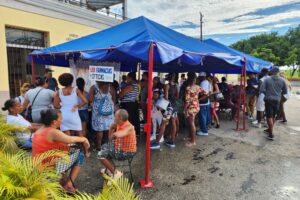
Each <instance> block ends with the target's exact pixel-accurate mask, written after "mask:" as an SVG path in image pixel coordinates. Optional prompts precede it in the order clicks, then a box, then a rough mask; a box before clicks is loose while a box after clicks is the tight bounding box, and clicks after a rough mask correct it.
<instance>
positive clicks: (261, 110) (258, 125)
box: [252, 68, 269, 128]
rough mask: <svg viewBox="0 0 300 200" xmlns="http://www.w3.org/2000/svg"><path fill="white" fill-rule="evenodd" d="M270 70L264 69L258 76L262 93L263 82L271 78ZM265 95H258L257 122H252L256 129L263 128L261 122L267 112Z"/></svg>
mask: <svg viewBox="0 0 300 200" xmlns="http://www.w3.org/2000/svg"><path fill="white" fill-rule="evenodd" d="M268 73H269V70H268V69H267V68H263V69H262V70H261V72H260V74H259V75H258V77H259V82H258V91H260V88H261V86H262V84H263V82H264V81H265V80H266V79H267V78H268V77H269V76H268ZM264 98H265V95H264V93H260V92H259V94H258V97H257V101H256V111H257V112H256V120H255V121H253V122H252V124H253V126H254V127H256V128H261V122H262V120H263V118H264V112H265V101H264Z"/></svg>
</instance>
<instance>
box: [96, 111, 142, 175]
mask: <svg viewBox="0 0 300 200" xmlns="http://www.w3.org/2000/svg"><path fill="white" fill-rule="evenodd" d="M113 138H115V140H114V143H112V139H113ZM109 140H110V143H108V144H104V145H103V146H102V147H101V151H99V153H98V158H99V159H100V161H101V163H102V165H104V167H105V169H102V170H101V173H102V174H104V173H107V174H108V175H109V176H112V177H113V178H114V179H118V178H120V177H121V176H122V175H123V173H122V172H120V171H119V170H117V169H116V167H115V166H114V164H113V163H112V162H111V159H116V160H126V159H128V158H130V157H133V156H134V155H135V153H136V149H137V148H136V134H135V130H134V126H133V125H132V124H131V123H130V122H129V121H128V112H127V111H126V110H124V109H119V110H118V111H117V112H116V114H115V123H114V124H112V125H111V127H110V129H109ZM107 170H108V171H107Z"/></svg>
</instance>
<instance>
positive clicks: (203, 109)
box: [197, 72, 211, 136]
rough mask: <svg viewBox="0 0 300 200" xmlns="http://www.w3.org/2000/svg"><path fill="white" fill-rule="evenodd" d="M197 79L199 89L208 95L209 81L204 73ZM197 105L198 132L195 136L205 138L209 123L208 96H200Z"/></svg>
mask: <svg viewBox="0 0 300 200" xmlns="http://www.w3.org/2000/svg"><path fill="white" fill-rule="evenodd" d="M198 78H199V80H200V87H201V88H202V89H203V90H204V91H205V93H206V94H210V91H211V86H210V83H209V81H208V80H207V79H206V73H205V72H200V73H199V77H198ZM199 104H200V112H199V124H200V130H199V131H198V132H197V135H199V136H207V135H208V127H207V125H208V124H209V123H210V121H211V120H210V118H211V116H210V106H209V105H210V101H209V96H207V95H200V97H199Z"/></svg>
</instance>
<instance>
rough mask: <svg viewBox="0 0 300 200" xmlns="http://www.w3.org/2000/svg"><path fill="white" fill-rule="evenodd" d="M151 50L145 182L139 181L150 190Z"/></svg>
mask: <svg viewBox="0 0 300 200" xmlns="http://www.w3.org/2000/svg"><path fill="white" fill-rule="evenodd" d="M153 48H154V44H153V43H151V44H150V48H149V67H148V104H147V123H146V126H145V132H146V162H145V180H141V181H140V185H141V187H142V188H152V187H153V182H152V181H151V180H150V136H151V121H152V120H151V118H152V116H151V115H152V112H151V111H152V75H153V59H154V58H153Z"/></svg>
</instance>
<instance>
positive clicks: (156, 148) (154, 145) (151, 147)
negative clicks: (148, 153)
mask: <svg viewBox="0 0 300 200" xmlns="http://www.w3.org/2000/svg"><path fill="white" fill-rule="evenodd" d="M150 149H151V150H159V149H160V144H159V143H156V142H153V143H152V144H151V145H150Z"/></svg>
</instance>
